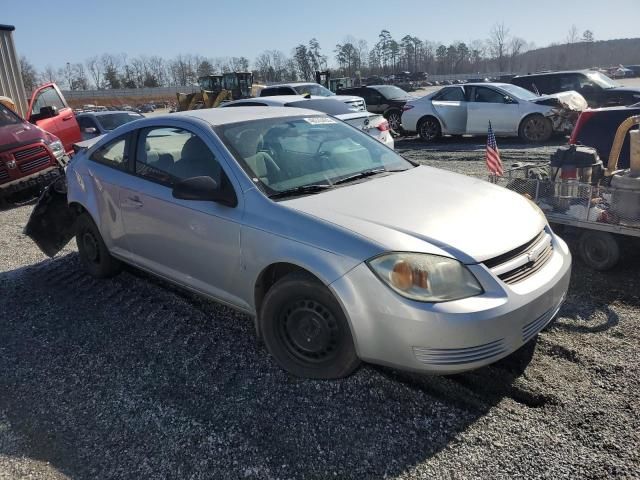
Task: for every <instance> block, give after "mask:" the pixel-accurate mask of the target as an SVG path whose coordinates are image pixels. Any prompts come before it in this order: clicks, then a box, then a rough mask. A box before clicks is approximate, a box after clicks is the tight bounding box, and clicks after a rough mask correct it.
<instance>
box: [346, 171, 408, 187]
mask: <svg viewBox="0 0 640 480" xmlns="http://www.w3.org/2000/svg"><path fill="white" fill-rule="evenodd" d="M405 170H407V169H404V168H403V169H401V170H386V169H384V168H373V169H371V170H364V171H362V172H358V173H355V174H353V175H349V176H348V177H344V178H341V179H340V180H338V181H337V182H333V184H334V185H340V184H341V183H347V182H352V181H353V180H359V179H361V178H367V177H371V176H373V175H378V174H379V173H394V172H404V171H405Z"/></svg>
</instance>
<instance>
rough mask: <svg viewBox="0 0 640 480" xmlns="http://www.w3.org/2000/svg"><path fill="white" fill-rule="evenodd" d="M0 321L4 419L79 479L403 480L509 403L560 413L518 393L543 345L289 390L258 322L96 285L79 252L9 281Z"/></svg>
mask: <svg viewBox="0 0 640 480" xmlns="http://www.w3.org/2000/svg"><path fill="white" fill-rule="evenodd" d="M0 311H2V312H4V313H3V315H2V316H1V317H0V413H2V412H4V413H5V415H6V418H7V419H8V422H9V427H8V428H10V429H11V431H12V434H13V435H17V436H18V437H20V438H22V439H23V441H22V447H21V451H20V452H19V454H20V455H21V456H25V457H29V458H33V459H38V460H43V461H46V462H50V463H51V464H52V465H53V466H54V467H55V468H56V469H58V470H59V471H60V472H62V473H64V474H66V475H68V476H70V477H71V478H151V477H153V478H327V477H336V478H358V479H362V478H381V477H383V476H384V475H388V476H394V475H398V474H400V473H402V472H405V471H407V470H408V469H410V468H411V467H413V466H415V465H418V464H420V463H421V462H423V461H424V460H426V459H427V458H429V457H431V456H433V455H434V454H436V453H437V452H439V451H440V450H442V449H443V448H445V447H447V446H448V445H449V444H450V443H451V442H452V441H454V439H455V438H456V437H457V436H458V435H459V434H460V432H463V431H464V430H465V429H467V428H468V427H469V426H470V425H471V424H473V423H474V422H476V421H477V420H478V419H479V418H481V417H482V416H484V415H485V414H486V413H487V412H488V411H489V410H490V409H491V408H492V407H493V406H495V405H496V404H497V403H498V402H500V401H502V400H503V399H509V398H510V399H512V400H513V401H514V402H517V403H518V404H521V405H524V406H527V407H530V408H539V407H543V406H544V405H546V404H547V403H550V402H551V403H553V398H551V397H548V396H544V395H541V394H538V393H536V392H532V391H528V390H527V388H526V387H525V386H523V385H525V384H526V382H518V378H519V376H520V375H521V373H522V371H523V369H524V367H526V365H527V364H528V363H529V361H530V360H531V356H532V355H533V351H534V348H535V345H529V346H526V347H525V348H523V349H521V350H520V351H518V352H516V354H514V355H512V356H510V357H509V358H508V359H506V360H503V361H501V362H498V363H497V364H495V365H493V366H490V367H487V368H483V369H480V370H476V371H474V372H469V373H465V374H461V375H453V376H448V377H434V376H425V375H417V374H411V373H404V372H397V371H395V370H392V369H388V368H384V367H374V366H364V367H363V368H361V369H360V370H359V371H358V372H356V373H355V374H354V375H352V376H351V377H349V378H346V379H343V380H340V381H331V382H327V381H312V380H304V379H297V378H293V377H290V376H289V375H287V374H286V373H284V372H283V371H282V370H281V369H280V368H278V367H277V366H276V365H275V364H274V362H273V361H272V360H271V358H270V356H269V355H268V354H267V352H266V350H265V349H264V348H263V346H262V345H261V344H260V343H259V342H257V341H256V340H255V333H254V328H253V322H252V321H251V319H249V318H248V317H246V316H244V315H241V314H238V313H235V312H234V311H232V310H230V309H228V308H226V307H223V306H220V305H218V304H216V303H213V302H210V301H207V300H203V299H201V298H199V297H196V296H194V295H192V294H190V293H187V292H184V291H182V290H180V289H178V288H175V287H173V286H171V285H168V284H167V283H165V282H163V281H161V280H157V279H155V278H151V277H149V276H147V275H146V274H143V273H140V272H138V271H135V270H128V271H126V272H124V273H123V274H121V275H119V276H117V277H115V278H113V279H109V280H96V279H93V278H91V277H89V276H88V275H87V274H85V273H84V271H83V270H82V269H81V267H80V265H79V260H78V257H77V254H75V253H73V254H68V255H66V256H63V257H60V258H56V259H54V260H48V261H44V262H41V263H39V264H35V265H32V266H29V267H24V268H20V269H18V270H14V271H11V272H4V273H0ZM2 435H3V433H2V431H1V430H0V436H2ZM0 445H2V442H0ZM2 454H9V452H2V451H0V455H2Z"/></svg>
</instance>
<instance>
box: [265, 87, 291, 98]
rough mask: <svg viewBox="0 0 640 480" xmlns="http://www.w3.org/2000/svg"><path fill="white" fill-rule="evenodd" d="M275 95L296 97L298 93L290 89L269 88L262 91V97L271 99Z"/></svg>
mask: <svg viewBox="0 0 640 480" xmlns="http://www.w3.org/2000/svg"><path fill="white" fill-rule="evenodd" d="M275 95H296V91H295V90H294V89H292V88H290V87H272V88H270V87H267V88H263V89H262V90H261V91H260V96H261V97H271V96H275Z"/></svg>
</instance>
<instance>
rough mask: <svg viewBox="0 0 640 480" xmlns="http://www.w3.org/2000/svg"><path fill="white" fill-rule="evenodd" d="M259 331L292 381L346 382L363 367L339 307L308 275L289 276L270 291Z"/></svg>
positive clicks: (270, 351) (332, 297) (325, 289)
mask: <svg viewBox="0 0 640 480" xmlns="http://www.w3.org/2000/svg"><path fill="white" fill-rule="evenodd" d="M260 326H261V332H262V336H263V338H264V342H265V344H266V347H267V350H268V351H269V353H271V355H273V357H274V358H275V360H276V362H277V363H278V364H279V365H280V366H281V367H282V368H283V369H285V370H286V371H287V372H289V373H291V374H292V375H295V376H298V377H304V378H318V379H335V378H342V377H346V376H348V375H350V374H351V373H352V372H353V371H354V370H356V369H357V368H358V366H359V365H360V359H359V358H358V356H357V355H356V350H355V347H354V344H353V338H352V336H351V330H350V328H349V323H348V322H347V319H346V317H345V315H344V313H343V312H342V309H341V308H340V305H339V303H338V302H337V300H336V299H335V297H334V296H333V294H332V293H331V292H330V291H329V289H327V288H326V287H325V286H324V285H322V284H321V283H320V282H318V281H317V280H315V279H314V278H313V277H311V276H310V275H303V274H290V275H287V276H286V277H284V278H283V279H282V280H280V281H278V282H277V283H276V284H275V285H274V286H273V287H271V289H270V290H269V291H268V292H267V295H266V296H265V299H264V303H263V305H262V309H261V312H260Z"/></svg>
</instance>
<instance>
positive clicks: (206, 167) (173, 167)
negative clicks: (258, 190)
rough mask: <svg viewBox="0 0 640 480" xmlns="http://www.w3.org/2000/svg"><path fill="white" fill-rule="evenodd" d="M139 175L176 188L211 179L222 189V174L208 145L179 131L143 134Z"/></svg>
mask: <svg viewBox="0 0 640 480" xmlns="http://www.w3.org/2000/svg"><path fill="white" fill-rule="evenodd" d="M135 172H136V174H137V175H139V176H141V177H144V178H146V179H147V180H150V181H152V182H156V183H161V184H163V185H166V186H169V187H172V186H173V185H175V184H176V183H177V182H179V181H180V180H185V179H187V178H191V177H201V176H206V177H211V178H213V179H214V180H215V181H216V183H217V184H218V185H220V181H221V175H222V170H221V168H220V164H219V163H218V161H217V160H216V158H215V156H214V155H213V152H212V151H211V150H210V149H209V147H207V145H206V144H205V143H204V141H203V140H202V139H201V138H200V137H198V136H197V135H195V134H194V133H191V132H189V131H187V130H183V129H181V128H175V127H154V128H145V129H143V130H141V131H140V134H139V136H138V145H137V152H136V162H135Z"/></svg>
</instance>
